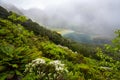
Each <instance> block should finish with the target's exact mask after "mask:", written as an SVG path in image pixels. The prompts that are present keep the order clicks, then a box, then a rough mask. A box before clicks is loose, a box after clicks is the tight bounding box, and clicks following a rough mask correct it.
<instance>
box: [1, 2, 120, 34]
mask: <svg viewBox="0 0 120 80" xmlns="http://www.w3.org/2000/svg"><path fill="white" fill-rule="evenodd" d="M1 1H3V2H4V3H10V4H13V5H15V6H16V7H18V8H20V9H25V10H29V9H31V8H34V9H35V8H37V9H41V10H43V11H45V12H46V14H47V15H48V16H52V19H50V20H49V21H48V23H44V24H48V25H52V26H55V25H56V26H58V25H59V24H60V23H62V22H63V23H66V24H67V25H65V26H67V27H69V25H75V26H76V27H73V28H72V29H75V30H76V31H77V30H78V31H80V30H81V28H82V29H85V30H86V31H93V32H96V33H97V32H98V33H104V34H109V32H111V31H113V30H115V29H118V28H119V29H120V0H1ZM29 13H33V14H34V15H37V14H38V15H39V13H34V11H33V12H32V11H31V12H29ZM53 16H54V17H55V18H54V17H53ZM56 16H57V18H56ZM57 20H58V22H59V23H58V24H57V22H55V21H57ZM59 20H61V22H60V21H59ZM41 22H42V21H41ZM55 23H56V24H55ZM63 23H62V24H63ZM76 28H77V29H76Z"/></svg>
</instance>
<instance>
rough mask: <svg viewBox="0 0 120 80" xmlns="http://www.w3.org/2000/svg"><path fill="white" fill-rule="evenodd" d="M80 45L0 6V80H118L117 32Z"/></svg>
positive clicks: (119, 50) (119, 32) (119, 48)
mask: <svg viewBox="0 0 120 80" xmlns="http://www.w3.org/2000/svg"><path fill="white" fill-rule="evenodd" d="M115 33H116V38H115V39H113V40H112V43H111V44H105V45H104V46H98V45H89V44H81V43H77V42H75V41H72V40H70V39H66V38H63V37H62V36H61V35H60V34H58V33H57V32H55V31H51V30H49V29H46V28H45V27H44V26H41V25H39V24H38V23H36V22H33V21H32V20H31V19H28V18H27V17H25V16H23V15H18V14H16V13H15V12H12V11H10V12H8V11H7V10H6V9H5V8H3V7H1V6H0V80H120V30H117V31H116V32H115Z"/></svg>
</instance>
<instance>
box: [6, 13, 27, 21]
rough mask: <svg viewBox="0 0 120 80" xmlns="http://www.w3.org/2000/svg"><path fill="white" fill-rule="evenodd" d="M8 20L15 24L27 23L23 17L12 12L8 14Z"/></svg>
mask: <svg viewBox="0 0 120 80" xmlns="http://www.w3.org/2000/svg"><path fill="white" fill-rule="evenodd" d="M8 19H11V20H12V21H15V22H17V21H20V22H25V21H27V19H26V17H25V16H19V15H17V14H16V13H14V12H10V16H8Z"/></svg>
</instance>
